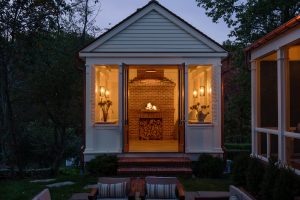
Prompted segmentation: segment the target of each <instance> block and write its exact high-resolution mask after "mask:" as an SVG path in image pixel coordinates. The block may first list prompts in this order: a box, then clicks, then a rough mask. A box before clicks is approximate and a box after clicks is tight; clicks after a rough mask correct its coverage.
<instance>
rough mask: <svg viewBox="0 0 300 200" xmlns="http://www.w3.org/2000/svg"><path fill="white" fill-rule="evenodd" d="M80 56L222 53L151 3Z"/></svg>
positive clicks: (202, 35)
mask: <svg viewBox="0 0 300 200" xmlns="http://www.w3.org/2000/svg"><path fill="white" fill-rule="evenodd" d="M81 52H85V53H86V52H91V53H97V52H99V53H104V52H110V53H114V52H117V53H120V52H126V53H127V52H154V53H155V52H212V53H213V52H225V50H224V49H223V48H222V47H221V46H220V45H219V44H217V43H216V42H214V41H213V40H212V39H210V38H208V37H207V36H206V35H204V34H203V33H201V32H199V31H198V30H195V29H194V28H193V27H191V25H189V24H187V23H186V22H185V21H183V20H182V19H180V18H179V17H177V16H176V15H174V14H173V13H171V12H170V11H169V10H167V9H166V8H164V7H162V6H161V5H160V4H158V3H157V2H153V3H152V2H151V3H149V4H148V5H147V6H145V7H144V8H142V9H141V10H139V11H137V12H136V13H135V14H133V15H132V16H130V17H128V18H127V19H125V20H124V21H123V22H121V23H120V24H118V25H117V26H116V27H114V28H113V29H111V30H110V31H108V32H107V33H105V34H103V35H102V36H100V37H99V38H98V39H97V40H96V41H94V42H93V43H92V44H90V45H89V46H87V47H86V48H84V49H83V50H81Z"/></svg>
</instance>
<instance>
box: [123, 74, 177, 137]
mask: <svg viewBox="0 0 300 200" xmlns="http://www.w3.org/2000/svg"><path fill="white" fill-rule="evenodd" d="M175 87H176V83H174V82H173V81H171V80H169V79H167V78H166V77H165V76H164V70H163V69H157V68H155V69H151V68H142V69H138V70H137V74H136V77H135V78H133V79H132V80H130V81H129V83H128V93H129V94H128V121H129V138H130V139H163V140H169V139H177V128H176V127H177V126H176V125H175V124H176V123H177V122H175V120H174V112H175V107H174V88H175ZM147 103H151V104H153V105H155V106H157V111H147V110H145V107H146V105H147ZM145 119H149V120H151V119H153V120H156V121H157V120H161V125H160V126H161V127H162V130H161V134H162V136H161V137H159V136H157V137H140V136H139V133H140V132H141V130H140V129H141V127H140V123H141V122H143V121H145Z"/></svg>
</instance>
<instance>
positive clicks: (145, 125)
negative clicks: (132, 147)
mask: <svg viewBox="0 0 300 200" xmlns="http://www.w3.org/2000/svg"><path fill="white" fill-rule="evenodd" d="M162 137H163V134H162V119H140V123H139V138H140V139H141V140H161V139H162Z"/></svg>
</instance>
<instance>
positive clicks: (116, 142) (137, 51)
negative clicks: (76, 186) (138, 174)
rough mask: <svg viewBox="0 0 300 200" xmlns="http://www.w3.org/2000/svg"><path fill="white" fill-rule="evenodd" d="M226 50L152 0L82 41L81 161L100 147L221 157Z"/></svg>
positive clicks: (128, 153) (136, 153) (115, 150)
mask: <svg viewBox="0 0 300 200" xmlns="http://www.w3.org/2000/svg"><path fill="white" fill-rule="evenodd" d="M199 20H201V19H200V18H199ZM226 56H227V52H226V51H225V50H224V49H223V48H222V47H221V45H219V44H218V43H216V42H215V41H213V40H212V39H210V38H209V37H208V36H206V35H205V34H203V33H202V32H200V31H199V30H197V29H195V28H194V27H192V26H191V25H189V24H188V23H187V22H185V21H184V20H183V19H181V18H179V17H178V16H177V15H175V14H174V13H172V12H171V11H169V10H168V9H166V8H165V7H163V6H162V5H160V4H159V3H158V2H156V1H150V2H149V3H148V4H147V5H146V6H144V7H143V8H141V9H138V10H137V11H136V12H135V13H133V14H132V15H130V16H129V17H128V18H126V19H125V20H123V21H122V22H121V23H119V24H118V25H116V26H115V27H113V28H112V29H110V30H109V31H108V32H106V33H104V34H103V35H101V36H100V37H99V38H97V39H96V40H95V41H93V42H92V43H91V44H89V45H87V46H86V47H85V48H83V49H82V50H81V51H80V52H79V57H80V58H81V59H82V60H84V61H85V104H86V105H85V139H86V141H85V150H84V160H85V161H88V160H90V159H91V158H93V157H94V156H95V155H99V154H108V153H111V154H118V155H119V156H146V155H147V156H183V155H186V156H189V157H194V158H196V156H197V155H199V154H202V153H209V154H213V155H220V156H222V155H223V149H222V131H221V128H222V112H221V110H222V109H221V103H222V102H221V99H222V92H221V60H222V58H224V57H226ZM197 103H200V106H199V108H198V115H197V111H196V110H195V109H196V107H197ZM193 106H194V108H195V109H194V110H192V109H190V108H191V107H193ZM201 106H206V107H207V108H204V107H202V108H201ZM108 107H109V109H107V108H108ZM146 153H147V154H146ZM170 153H172V154H170Z"/></svg>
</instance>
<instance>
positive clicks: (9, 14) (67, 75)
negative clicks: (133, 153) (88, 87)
mask: <svg viewBox="0 0 300 200" xmlns="http://www.w3.org/2000/svg"><path fill="white" fill-rule="evenodd" d="M95 3H97V2H90V1H89V0H75V1H63V0H39V1H26V0H16V1H10V0H3V1H1V2H0V70H1V71H0V83H1V84H0V130H1V135H0V145H1V151H0V153H2V157H1V159H2V161H0V162H1V163H6V164H7V165H9V166H10V167H12V168H13V167H15V166H17V167H18V169H19V172H22V169H23V168H24V167H28V166H32V165H36V166H38V167H39V166H43V167H45V166H47V167H52V168H53V170H54V172H57V171H58V167H59V166H60V164H61V162H62V160H63V159H65V158H68V157H73V156H75V155H78V152H79V149H80V139H81V132H82V123H81V122H82V116H83V115H82V74H81V72H80V71H79V70H78V68H80V67H81V63H79V62H78V60H77V59H76V52H77V51H78V49H79V48H80V47H81V46H82V45H84V44H85V43H86V42H88V41H89V40H90V39H92V38H93V37H92V36H91V35H89V33H91V34H94V33H95V32H96V31H97V30H99V29H98V28H97V27H96V26H94V24H93V22H94V20H93V13H94V11H95V10H93V9H92V5H94V4H95ZM96 8H98V7H97V6H96Z"/></svg>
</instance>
